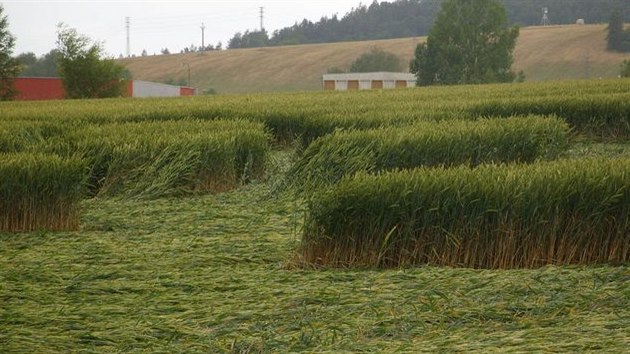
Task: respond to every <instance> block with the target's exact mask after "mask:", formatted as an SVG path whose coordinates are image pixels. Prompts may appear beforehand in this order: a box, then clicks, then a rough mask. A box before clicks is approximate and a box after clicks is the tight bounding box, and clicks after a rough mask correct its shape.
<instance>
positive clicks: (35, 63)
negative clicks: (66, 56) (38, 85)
mask: <svg viewBox="0 0 630 354" xmlns="http://www.w3.org/2000/svg"><path fill="white" fill-rule="evenodd" d="M17 60H18V61H19V62H20V64H22V66H23V67H24V69H23V70H22V72H21V73H20V76H35V77H56V76H58V73H57V61H58V60H59V53H58V51H57V50H56V49H53V50H51V51H50V52H48V53H47V54H45V55H44V56H43V57H41V58H37V57H36V56H35V54H33V53H25V54H20V55H18V57H17Z"/></svg>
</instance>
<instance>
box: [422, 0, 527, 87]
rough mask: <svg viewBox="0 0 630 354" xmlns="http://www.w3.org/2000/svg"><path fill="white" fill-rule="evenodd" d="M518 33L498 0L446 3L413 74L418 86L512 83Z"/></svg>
mask: <svg viewBox="0 0 630 354" xmlns="http://www.w3.org/2000/svg"><path fill="white" fill-rule="evenodd" d="M518 34H519V29H518V27H511V28H509V27H508V25H507V17H506V14H505V9H504V8H503V5H502V4H501V2H500V1H499V0H445V1H444V3H443V4H442V9H441V10H440V13H439V14H438V16H437V19H436V21H435V24H434V26H433V28H432V29H431V31H430V32H429V36H428V38H427V42H426V43H422V44H419V45H418V46H417V48H416V54H415V58H414V60H412V62H411V65H410V70H411V72H413V73H415V74H416V76H417V78H418V79H417V83H418V85H435V84H445V85H454V84H475V83H489V82H511V81H513V80H514V78H515V76H516V75H515V73H514V72H513V71H512V70H511V67H512V62H513V56H512V52H513V50H514V47H515V45H516V39H517V37H518Z"/></svg>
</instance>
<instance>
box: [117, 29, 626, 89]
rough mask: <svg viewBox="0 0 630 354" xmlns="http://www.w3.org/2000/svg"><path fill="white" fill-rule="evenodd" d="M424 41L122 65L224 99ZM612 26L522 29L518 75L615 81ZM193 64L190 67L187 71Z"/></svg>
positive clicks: (289, 84)
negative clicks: (187, 83) (608, 40)
mask: <svg viewBox="0 0 630 354" xmlns="http://www.w3.org/2000/svg"><path fill="white" fill-rule="evenodd" d="M424 39H425V38H424V37H420V38H402V39H391V40H380V41H365V42H343V43H332V44H313V45H299V46H286V47H267V48H252V49H234V50H224V51H217V52H205V53H189V54H173V55H160V56H148V57H139V58H132V59H124V60H122V63H123V64H124V65H125V66H126V67H127V68H128V69H129V70H130V71H131V73H132V75H133V77H134V78H135V79H138V80H150V81H157V82H166V81H168V80H175V81H180V80H183V82H185V81H186V80H187V75H188V66H189V67H190V72H191V85H192V86H195V87H198V88H200V89H208V88H213V89H215V90H216V91H217V92H219V93H234V92H262V91H293V90H318V89H320V88H321V75H322V74H324V73H326V71H327V70H328V69H329V68H332V67H340V68H347V67H349V66H350V63H352V61H353V60H354V59H356V58H357V57H358V56H360V55H361V54H362V53H364V52H366V51H368V50H369V49H370V48H371V47H378V48H381V49H383V50H386V51H389V52H393V53H395V54H396V55H398V56H399V57H400V58H401V59H403V60H404V61H405V62H408V61H409V60H410V59H411V58H412V56H413V53H414V50H415V47H416V45H417V44H418V43H419V42H421V41H424ZM605 48H606V31H605V25H587V26H578V25H570V26H549V27H527V28H523V29H521V35H520V37H519V40H518V43H517V48H516V51H515V63H514V69H515V70H523V71H524V72H525V75H526V78H527V80H530V81H531V80H556V79H582V78H587V77H590V78H597V77H602V78H611V77H616V76H617V75H618V74H619V71H620V64H621V62H622V61H623V60H624V59H630V55H627V54H618V53H610V52H606V50H605ZM184 63H186V64H187V65H186V64H184Z"/></svg>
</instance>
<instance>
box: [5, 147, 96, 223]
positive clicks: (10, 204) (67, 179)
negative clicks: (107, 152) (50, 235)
mask: <svg viewBox="0 0 630 354" xmlns="http://www.w3.org/2000/svg"><path fill="white" fill-rule="evenodd" d="M86 171H87V170H86V166H85V163H84V162H83V161H81V160H80V159H77V158H61V157H58V156H54V155H44V154H32V153H0V231H10V232H15V231H32V230H39V229H47V230H74V229H77V228H78V226H79V205H78V203H79V201H80V200H81V198H83V197H84V195H85V181H86V177H87V174H86Z"/></svg>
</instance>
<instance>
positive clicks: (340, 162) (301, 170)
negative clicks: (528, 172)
mask: <svg viewBox="0 0 630 354" xmlns="http://www.w3.org/2000/svg"><path fill="white" fill-rule="evenodd" d="M568 135H569V128H568V126H567V124H566V123H565V122H564V121H563V120H561V119H559V118H556V117H539V116H529V117H512V118H510V119H480V120H478V121H441V122H420V123H416V124H414V125H411V126H408V127H404V128H397V127H391V128H382V129H376V130H365V131H338V132H336V133H334V134H330V135H327V136H324V137H322V138H319V139H317V140H315V141H314V142H313V143H312V144H310V145H309V147H308V148H307V149H306V150H305V151H304V153H303V154H302V156H301V158H300V160H299V161H297V163H296V164H295V165H294V166H293V167H292V170H291V171H290V175H289V179H290V180H292V181H293V183H294V185H296V186H297V187H298V189H299V190H303V191H304V190H305V191H308V190H315V189H317V188H320V187H322V186H327V185H329V184H332V183H335V182H337V181H339V180H340V179H341V178H342V177H344V176H347V175H352V174H354V173H356V172H359V171H367V172H378V171H385V170H395V169H409V168H414V167H420V166H438V165H439V166H455V165H461V164H464V165H468V166H476V165H479V164H482V163H493V162H494V163H501V162H532V161H535V160H537V159H553V158H555V157H556V156H558V154H559V153H560V152H562V151H563V150H564V149H565V148H566V146H567V145H568Z"/></svg>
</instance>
